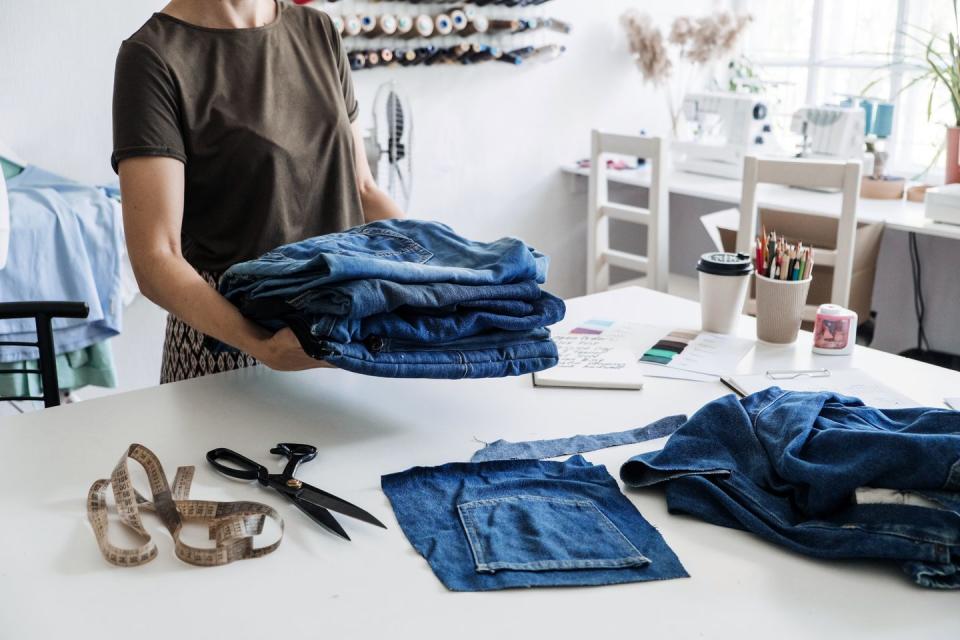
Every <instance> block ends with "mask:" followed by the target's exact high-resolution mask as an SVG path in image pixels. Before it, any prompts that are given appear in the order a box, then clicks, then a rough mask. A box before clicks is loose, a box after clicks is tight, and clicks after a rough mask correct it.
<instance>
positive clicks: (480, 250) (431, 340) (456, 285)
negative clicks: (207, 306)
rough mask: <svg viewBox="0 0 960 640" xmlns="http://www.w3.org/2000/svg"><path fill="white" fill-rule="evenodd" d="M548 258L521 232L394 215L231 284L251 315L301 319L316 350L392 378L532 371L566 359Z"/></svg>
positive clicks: (229, 279) (270, 256) (307, 244)
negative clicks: (473, 231)
mask: <svg viewBox="0 0 960 640" xmlns="http://www.w3.org/2000/svg"><path fill="white" fill-rule="evenodd" d="M546 273H547V258H546V257H545V256H542V255H540V254H539V253H537V252H536V251H534V250H533V249H531V248H529V247H527V246H526V245H525V244H524V243H523V242H521V241H520V240H516V239H513V238H504V239H501V240H498V241H496V242H491V243H482V242H473V241H470V240H466V239H464V238H462V237H460V236H458V235H456V234H455V233H454V232H453V231H452V230H451V229H450V228H449V227H446V226H444V225H441V224H438V223H435V222H423V221H417V220H387V221H380V222H374V223H371V224H368V225H363V226H361V227H356V228H354V229H350V230H349V231H346V232H344V233H336V234H330V235H326V236H320V237H317V238H310V239H308V240H304V241H302V242H298V243H294V244H291V245H286V246H284V247H280V248H278V249H276V250H274V251H271V252H269V253H267V254H265V255H263V256H262V257H261V258H259V259H257V260H252V261H249V262H245V263H241V264H238V265H235V266H234V267H231V268H230V269H229V270H228V271H227V272H226V273H225V274H224V275H223V276H222V277H221V279H220V286H219V289H220V292H221V293H222V294H223V295H224V296H225V297H226V298H227V299H228V300H230V301H231V302H233V303H234V304H235V305H236V306H237V307H238V308H239V309H240V311H241V312H242V313H243V314H244V315H245V316H247V317H248V318H250V319H252V320H254V321H256V322H258V323H259V324H260V325H262V326H264V327H266V328H268V329H272V330H277V329H280V328H282V327H290V328H291V329H292V330H293V332H294V333H295V334H296V336H297V338H298V339H299V341H300V343H301V345H302V346H303V348H304V351H306V352H307V353H308V354H310V355H311V356H313V357H315V358H318V359H323V360H326V361H328V362H330V363H331V364H334V365H336V366H338V367H340V368H343V369H346V370H349V371H354V372H357V373H363V374H367V375H376V376H389V377H427V378H451V379H459V378H480V377H497V376H505V375H521V374H525V373H531V372H533V371H539V370H542V369H545V368H548V367H551V366H554V365H555V364H556V362H557V350H556V345H555V344H554V343H553V341H552V340H550V334H549V331H548V330H547V329H546V327H547V326H549V325H552V324H554V323H556V322H558V321H559V320H561V319H562V318H563V314H564V311H565V307H564V304H563V301H562V300H560V299H559V298H556V297H554V296H552V295H550V294H549V293H546V292H544V291H542V290H541V289H540V287H539V284H540V283H542V282H543V281H544V280H545V278H546Z"/></svg>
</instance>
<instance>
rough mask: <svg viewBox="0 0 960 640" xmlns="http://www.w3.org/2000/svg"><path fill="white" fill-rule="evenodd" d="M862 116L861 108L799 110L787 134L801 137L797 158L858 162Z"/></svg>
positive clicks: (859, 158)
mask: <svg viewBox="0 0 960 640" xmlns="http://www.w3.org/2000/svg"><path fill="white" fill-rule="evenodd" d="M865 129H866V112H865V111H864V110H863V107H860V106H853V107H834V106H820V107H803V108H802V109H800V110H798V111H797V112H796V113H794V114H793V118H792V119H791V120H790V131H792V132H793V133H797V134H800V135H802V136H803V147H802V149H801V152H800V157H803V158H835V159H839V160H862V159H863V154H864V130H865Z"/></svg>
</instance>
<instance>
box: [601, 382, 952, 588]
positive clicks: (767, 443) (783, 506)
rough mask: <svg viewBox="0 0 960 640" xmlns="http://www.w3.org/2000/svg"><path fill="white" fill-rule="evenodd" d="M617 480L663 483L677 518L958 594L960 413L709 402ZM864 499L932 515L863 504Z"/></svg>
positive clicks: (772, 395)
mask: <svg viewBox="0 0 960 640" xmlns="http://www.w3.org/2000/svg"><path fill="white" fill-rule="evenodd" d="M620 476H621V478H622V479H623V481H624V482H625V483H626V484H627V485H629V486H633V487H646V486H650V485H655V484H664V485H665V490H666V498H667V505H668V507H669V508H670V511H671V512H672V513H685V514H690V515H693V516H696V517H699V518H701V519H703V520H706V521H707V522H710V523H713V524H717V525H721V526H726V527H733V528H737V529H745V530H747V531H751V532H753V533H755V534H757V535H759V536H761V537H763V538H765V539H767V540H769V541H771V542H774V543H776V544H780V545H783V546H785V547H787V548H789V549H792V550H794V551H797V552H800V553H804V554H807V555H811V556H816V557H821V558H876V559H886V560H894V561H897V562H899V563H900V564H901V566H902V567H903V569H904V570H905V571H906V573H907V574H908V575H909V576H910V577H911V578H912V579H913V580H914V581H915V582H916V583H917V584H919V585H921V586H924V587H934V588H943V589H956V588H960V412H956V411H948V410H945V409H928V408H916V409H875V408H872V407H867V406H864V405H863V403H862V402H860V401H859V400H857V399H856V398H850V397H847V396H842V395H839V394H835V393H827V392H824V393H805V392H790V391H783V390H781V389H779V388H777V387H772V388H770V389H767V390H765V391H762V392H759V393H755V394H753V395H751V396H748V397H746V398H744V399H743V400H738V399H737V398H736V397H734V396H732V395H730V396H726V397H724V398H721V399H719V400H715V401H714V402H711V403H709V404H708V405H706V406H705V407H703V408H702V409H700V411H698V412H697V413H696V414H695V415H693V416H692V417H691V418H690V419H689V420H688V421H687V422H686V423H685V424H684V425H683V426H682V427H680V429H679V430H678V431H677V432H676V433H675V434H673V436H671V437H670V439H669V440H668V441H667V444H666V446H665V447H664V448H663V450H662V451H659V452H653V453H645V454H641V455H639V456H636V457H634V458H631V459H630V460H629V461H628V462H627V463H626V464H624V465H623V467H622V468H621V471H620ZM866 488H870V489H887V490H893V491H896V492H901V493H906V494H915V495H916V496H917V497H918V498H920V499H922V503H923V504H926V505H928V506H919V504H918V502H917V501H903V500H900V501H897V500H874V499H870V498H867V499H858V495H859V496H861V497H865V496H870V494H871V493H873V492H872V491H866V492H864V489H866Z"/></svg>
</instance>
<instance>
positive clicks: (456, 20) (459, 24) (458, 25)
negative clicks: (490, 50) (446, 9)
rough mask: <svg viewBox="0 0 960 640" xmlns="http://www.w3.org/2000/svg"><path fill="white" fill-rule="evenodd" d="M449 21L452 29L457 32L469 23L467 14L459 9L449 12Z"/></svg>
mask: <svg viewBox="0 0 960 640" xmlns="http://www.w3.org/2000/svg"><path fill="white" fill-rule="evenodd" d="M450 21H451V22H452V23H453V30H454V31H457V32H460V31H463V30H464V29H466V28H467V25H468V24H470V20H469V18H467V14H466V13H464V12H463V11H461V10H460V9H454V10H453V11H451V12H450Z"/></svg>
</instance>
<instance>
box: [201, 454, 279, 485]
mask: <svg viewBox="0 0 960 640" xmlns="http://www.w3.org/2000/svg"><path fill="white" fill-rule="evenodd" d="M222 461H226V462H230V463H232V464H233V465H235V466H228V465H225V464H223V463H222ZM207 462H209V463H210V464H212V465H213V466H214V468H216V470H217V471H219V472H220V473H222V474H223V475H226V476H230V477H231V478H239V479H240V480H256V481H258V482H259V483H260V484H262V485H265V484H267V476H269V475H270V471H269V470H267V468H266V467H264V466H263V465H261V464H258V463H256V462H254V461H253V460H251V459H250V458H247V457H246V456H242V455H240V454H239V453H237V452H236V451H234V450H232V449H224V448H223V447H219V448H217V449H211V450H210V451H207Z"/></svg>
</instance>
